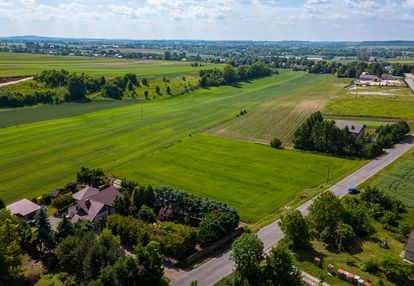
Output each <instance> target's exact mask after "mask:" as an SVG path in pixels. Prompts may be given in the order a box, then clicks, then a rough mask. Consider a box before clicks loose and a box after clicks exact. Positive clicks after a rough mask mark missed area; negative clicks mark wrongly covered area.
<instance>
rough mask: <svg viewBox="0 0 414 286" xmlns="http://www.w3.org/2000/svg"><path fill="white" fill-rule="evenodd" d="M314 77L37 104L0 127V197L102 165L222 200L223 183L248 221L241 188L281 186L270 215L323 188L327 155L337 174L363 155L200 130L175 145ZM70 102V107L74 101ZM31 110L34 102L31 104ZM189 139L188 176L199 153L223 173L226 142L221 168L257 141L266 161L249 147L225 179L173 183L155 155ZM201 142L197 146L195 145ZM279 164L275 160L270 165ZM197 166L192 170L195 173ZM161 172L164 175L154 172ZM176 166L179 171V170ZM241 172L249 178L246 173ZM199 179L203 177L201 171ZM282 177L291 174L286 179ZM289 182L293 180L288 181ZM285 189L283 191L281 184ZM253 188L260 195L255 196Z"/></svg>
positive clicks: (39, 189)
mask: <svg viewBox="0 0 414 286" xmlns="http://www.w3.org/2000/svg"><path fill="white" fill-rule="evenodd" d="M309 76H311V75H308V74H306V73H298V72H291V71H284V72H283V73H281V74H280V75H278V76H272V77H268V78H263V79H259V80H255V81H251V82H245V83H241V84H239V85H236V86H222V87H215V88H210V89H200V90H197V91H195V92H192V93H190V94H188V95H183V96H179V97H174V98H170V99H167V100H163V101H154V102H147V103H145V104H142V105H141V104H132V105H126V106H122V107H119V108H112V109H104V110H100V111H95V112H88V111H84V112H85V113H83V114H81V115H76V116H70V117H66V118H60V119H58V118H56V117H57V115H56V114H57V113H58V111H56V109H48V110H49V111H48V112H37V113H36V112H34V111H33V112H34V113H33V117H31V116H30V115H27V117H26V122H29V121H30V120H31V119H32V121H33V123H27V124H21V125H17V126H14V125H13V126H11V127H7V128H2V129H0V169H1V170H2V172H1V173H0V186H1V188H0V197H1V198H2V199H4V200H5V201H6V202H7V203H9V202H12V201H14V200H17V199H19V198H22V197H27V198H32V197H35V196H38V195H40V194H42V193H44V192H51V191H52V190H53V189H55V188H57V187H59V186H61V185H63V184H65V183H67V182H70V181H73V180H74V179H75V175H76V172H77V171H78V170H79V169H80V167H82V166H87V167H91V168H98V167H99V168H103V169H104V170H106V171H107V172H110V173H111V172H112V173H113V174H116V175H121V176H127V177H128V178H130V179H136V180H138V181H142V180H145V181H146V182H148V183H151V184H153V185H155V184H158V183H170V184H172V185H176V186H182V187H183V189H184V190H185V191H188V192H191V193H198V194H200V195H206V194H208V193H209V195H210V196H211V197H213V198H217V199H220V198H222V197H221V196H222V194H223V192H222V191H221V190H222V189H223V188H224V189H232V190H237V191H232V192H233V193H234V194H233V196H230V195H229V196H227V199H226V198H224V201H226V202H228V203H229V204H231V205H233V206H235V207H238V208H239V207H240V208H241V210H240V211H241V213H242V216H243V219H245V220H246V221H257V220H258V219H259V216H260V215H259V212H261V211H260V210H259V209H258V208H253V207H252V206H248V205H247V204H244V205H242V202H241V198H242V197H243V196H240V195H237V193H238V192H239V190H244V191H243V192H244V194H245V196H247V191H246V190H247V189H250V188H252V190H253V191H252V192H251V194H250V196H251V197H250V202H252V201H253V200H257V199H258V198H260V197H261V196H262V199H261V200H262V201H267V200H268V199H269V198H268V196H267V195H268V193H267V192H269V191H270V190H273V189H276V190H279V191H278V192H277V195H276V196H275V197H274V200H273V202H272V203H269V204H268V205H267V208H266V209H265V210H266V211H265V212H264V213H265V214H266V213H267V214H271V213H273V212H274V211H275V210H276V209H277V208H279V207H280V206H283V205H284V204H286V203H287V202H288V201H289V200H291V199H295V198H297V196H299V194H300V196H302V195H304V194H305V195H306V194H309V193H312V194H314V193H315V192H318V191H319V190H320V189H316V188H315V187H316V186H318V185H319V184H321V183H323V182H324V181H325V180H326V175H325V174H326V166H327V163H326V162H327V161H326V160H333V161H334V163H333V164H334V165H335V167H334V169H335V171H334V176H340V175H342V174H344V173H345V172H348V171H349V170H351V169H352V168H354V167H357V166H359V165H360V164H362V162H361V161H346V160H341V159H334V158H332V159H329V157H325V156H317V155H309V154H304V153H298V152H290V151H277V150H273V149H271V148H270V147H268V146H260V145H256V144H252V143H239V142H236V141H234V142H233V141H231V140H228V139H220V138H214V137H213V138H214V139H210V140H213V142H207V143H203V142H202V141H203V140H205V139H203V138H210V137H207V136H201V135H199V136H200V137H198V136H195V137H192V138H190V139H187V140H184V142H183V143H179V144H178V145H177V146H176V147H174V146H173V147H171V146H172V145H173V144H174V143H177V142H178V141H180V140H183V139H185V138H187V137H189V135H190V134H195V133H199V132H204V131H205V130H207V129H210V128H212V127H214V126H216V125H220V124H222V123H224V122H226V121H228V120H231V119H233V118H235V117H236V114H238V112H239V110H240V99H241V98H243V102H244V103H243V104H244V106H245V107H246V109H248V110H254V109H255V108H256V107H257V106H259V105H260V103H262V102H264V101H267V100H271V99H272V98H273V97H274V96H275V95H277V92H275V90H276V91H277V90H279V86H280V85H293V86H296V84H297V82H298V81H302V80H304V79H306V78H307V77H309ZM65 106H68V105H65V104H64V105H62V108H63V107H65ZM79 106H82V105H79ZM141 106H142V111H143V112H142V114H141ZM55 107H59V106H55ZM40 108H45V109H44V110H46V109H47V108H49V107H39V109H40ZM50 108H51V107H50ZM67 108H68V109H69V107H67ZM22 110H23V109H22ZM27 110H28V111H29V110H32V109H29V108H28V109H27ZM33 110H36V108H33ZM19 111H20V110H19ZM90 111H92V110H90ZM68 112H69V113H70V112H73V115H75V114H76V112H77V111H75V110H74V109H73V110H70V111H68ZM45 114H46V115H45ZM20 116H22V117H24V112H23V111H21V113H20ZM30 118H31V119H30ZM40 120H42V121H40ZM190 140H196V141H194V144H192V145H194V148H198V151H197V150H194V153H191V152H190V150H189V151H188V157H186V158H184V157H183V161H182V162H183V164H184V166H185V168H187V172H188V173H189V174H188V176H198V175H200V174H201V173H200V172H202V168H201V169H200V166H201V165H203V164H204V163H205V162H204V163H203V162H202V161H200V162H197V161H196V160H195V159H194V158H196V157H198V156H200V160H204V161H206V160H207V161H208V160H209V158H210V159H211V160H212V162H211V164H210V165H207V166H206V167H208V172H207V170H206V172H205V173H203V176H206V178H208V177H209V176H211V175H209V172H211V173H212V174H217V173H214V170H215V168H216V166H217V163H214V160H221V158H220V155H219V153H220V148H222V150H225V151H224V152H228V151H230V150H232V149H235V150H233V151H232V152H233V155H231V154H232V153H229V156H228V157H227V158H226V159H225V160H226V161H229V162H228V163H227V165H226V164H224V165H223V166H222V167H221V170H228V168H230V167H231V166H232V165H231V163H230V162H231V160H232V158H235V160H236V161H235V162H234V164H236V165H240V161H241V159H240V156H241V155H244V154H245V153H246V152H248V150H250V152H251V153H252V151H251V150H253V149H251V148H254V149H256V148H257V150H258V151H257V152H258V154H261V155H260V157H259V158H258V160H259V159H260V160H265V161H263V162H256V163H255V161H254V158H252V157H253V155H252V154H250V155H249V158H250V159H249V160H252V161H250V162H249V163H247V164H246V165H245V166H240V167H238V168H239V169H240V172H239V170H236V169H235V170H233V172H232V173H228V174H226V173H223V174H221V177H220V180H222V181H223V182H224V183H225V185H220V183H219V182H214V180H213V181H212V182H211V185H206V186H205V189H202V188H201V187H202V186H201V185H195V184H194V185H189V182H186V181H184V180H183V182H181V183H180V182H177V181H171V182H169V181H168V182H167V180H166V179H167V178H168V177H167V175H166V174H168V172H167V171H165V169H163V170H161V169H160V170H156V169H157V168H158V167H157V166H159V164H160V161H157V160H161V159H162V158H163V156H164V155H163V154H166V155H165V156H171V155H170V154H172V153H171V152H169V149H168V147H171V148H172V150H176V151H177V153H179V151H180V150H181V149H179V148H180V147H181V146H183V147H185V146H186V145H185V142H186V141H188V142H191V141H190ZM197 140H199V141H197ZM221 140H223V141H221ZM214 142H224V143H222V144H223V146H222V147H220V146H216V147H215V145H214V144H213V143H214ZM227 142H228V143H227ZM196 143H198V144H199V145H198V146H197V144H196ZM181 144H183V145H181ZM209 144H211V146H210V149H207V147H208V145H209ZM244 144H247V145H244ZM200 145H202V146H200ZM216 145H217V144H216ZM165 148H167V151H165V153H164V152H163V151H162V150H164V149H165ZM175 148H178V149H175ZM203 148H204V149H206V150H209V151H205V152H204V154H203V156H201V154H197V152H200V150H202V149H203ZM237 148H240V149H241V150H242V151H241V152H239V151H240V150H239V151H238V150H237ZM184 149H185V148H184ZM210 152H211V153H212V154H214V156H213V155H211V156H212V157H210V154H209V153H210ZM254 152H256V151H254ZM269 152H271V153H269ZM152 154H154V155H152ZM191 154H192V155H191ZM270 154H277V155H278V156H279V154H280V156H281V157H279V159H277V158H276V157H275V158H274V159H271V161H269V160H270V159H269V155H270ZM153 156H154V157H153ZM159 156H161V157H159ZM191 156H193V157H191ZM232 156H233V157H232ZM237 156H239V158H237ZM151 157H153V158H154V162H153V163H151ZM308 157H309V158H310V162H311V163H309V164H310V165H309V166H310V167H309V174H308V175H306V176H305V177H304V178H296V176H295V173H291V174H289V172H290V171H289V172H287V173H281V175H280V176H279V177H278V176H276V177H275V178H278V180H275V179H271V178H272V176H275V174H277V173H278V172H281V170H279V169H277V168H278V167H277V166H279V167H280V164H281V163H280V162H284V163H283V169H284V170H291V171H292V170H294V169H297V168H298V166H296V164H298V162H299V161H300V165H304V166H306V164H305V162H306V161H304V159H306V158H308ZM158 158H161V159H158ZM177 158H178V157H177ZM177 158H176V159H175V160H176V161H175V162H174V161H172V162H171V163H172V164H177V165H179V164H180V162H179V161H178V159H177ZM280 158H282V159H280ZM295 158H296V159H295ZM298 158H300V159H298ZM312 158H314V159H312ZM140 162H144V163H145V164H148V168H150V167H151V168H152V169H151V170H153V172H154V174H152V175H154V181H152V179H151V182H150V177H149V176H150V175H151V174H148V173H146V175H144V173H142V174H139V173H136V174H135V173H134V172H135V171H137V172H138V171H140V170H141V172H143V171H142V169H141V167H142V166H144V165H141V164H140ZM269 162H270V163H269ZM277 162H279V163H277ZM295 162H296V163H295ZM335 162H340V164H339V165H337V164H336V163H335ZM200 164H201V165H200ZM273 164H275V165H274V166H273V167H272V165H273ZM290 164H293V166H295V167H291V168H290V167H289V165H290ZM325 165H326V166H325ZM171 166H172V165H171ZM318 166H319V167H320V170H319V171H318V170H317V169H318ZM258 167H260V168H263V172H264V174H266V176H267V178H266V179H264V180H263V181H256V180H261V178H260V176H259V175H256V174H255V173H256V172H257V170H258ZM171 168H172V167H171ZM177 168H178V167H177ZM217 168H218V167H217ZM193 169H194V173H191V170H193ZM219 170H220V169H219ZM306 170H308V169H306ZM161 172H162V173H163V176H164V177H163V176H159V177H158V176H157V175H156V174H157V173H161ZM175 172H178V169H176V170H175ZM175 174H176V177H179V176H178V175H177V174H178V173H175ZM322 174H323V175H322ZM180 175H184V174H180ZM241 175H243V176H244V177H245V178H244V179H243V178H241V177H240V176H241ZM141 176H142V177H141ZM264 176H265V175H263V177H262V178H264ZM249 177H250V178H249ZM193 178H194V177H193ZM332 178H333V176H332ZM198 179H200V180H201V178H198ZM198 179H197V180H198ZM302 179H303V181H302ZM282 180H286V181H284V182H282ZM217 181H218V180H217ZM233 181H234V182H233ZM255 181H256V182H255ZM195 182H196V181H195ZM243 182H245V183H246V187H240V188H239V186H241V185H243ZM179 183H180V184H179ZM181 184H182V185H181ZM226 184H228V185H227V186H226ZM290 184H292V186H290V187H289V185H290ZM266 185H267V186H269V189H262V188H263V186H266ZM278 186H280V187H278ZM234 187H237V188H239V190H238V189H237V188H236V189H234ZM247 187H248V188H247ZM216 188H218V189H216ZM285 188H286V191H285V192H284V191H280V190H282V189H283V190H284V189H285ZM312 188H315V189H312ZM287 190H288V191H287ZM279 192H280V193H279ZM255 193H257V194H256V195H255ZM300 198H301V197H299V199H300ZM279 201H280V202H279ZM255 203H257V201H255ZM263 207H265V204H263Z"/></svg>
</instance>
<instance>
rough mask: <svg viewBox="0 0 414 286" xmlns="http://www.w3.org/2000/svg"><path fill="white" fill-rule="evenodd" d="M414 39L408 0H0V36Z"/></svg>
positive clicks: (412, 2) (412, 0)
mask: <svg viewBox="0 0 414 286" xmlns="http://www.w3.org/2000/svg"><path fill="white" fill-rule="evenodd" d="M14 35H38V36H53V37H73V38H108V39H203V40H275V41H278V40H308V41H366V40H414V0H395V1H389V0H382V1H373V0H302V1H300V0H292V1H287V0H135V1H133V0H118V1H116V0H66V1H65V0H14V1H8V0H0V36H14Z"/></svg>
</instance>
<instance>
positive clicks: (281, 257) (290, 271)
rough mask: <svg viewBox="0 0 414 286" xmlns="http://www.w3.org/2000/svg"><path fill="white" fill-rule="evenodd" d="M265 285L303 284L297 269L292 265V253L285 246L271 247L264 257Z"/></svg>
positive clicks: (297, 285) (296, 285) (287, 285)
mask: <svg viewBox="0 0 414 286" xmlns="http://www.w3.org/2000/svg"><path fill="white" fill-rule="evenodd" d="M265 269H266V270H265V272H266V280H267V283H266V285H272V286H300V285H303V282H302V276H301V273H300V271H299V270H297V269H295V268H294V267H293V265H292V255H291V254H290V252H289V250H288V249H287V247H286V246H284V245H282V244H279V245H277V246H276V247H273V248H272V250H271V251H270V254H269V256H268V257H267V258H266V268H265Z"/></svg>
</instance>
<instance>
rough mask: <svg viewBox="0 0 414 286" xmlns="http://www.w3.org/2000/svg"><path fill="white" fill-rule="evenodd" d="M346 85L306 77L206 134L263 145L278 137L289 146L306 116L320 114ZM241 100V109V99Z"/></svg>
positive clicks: (329, 78)
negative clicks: (246, 112) (313, 113)
mask: <svg viewBox="0 0 414 286" xmlns="http://www.w3.org/2000/svg"><path fill="white" fill-rule="evenodd" d="M349 83H350V81H349V79H338V78H336V77H334V76H333V75H317V74H308V75H306V76H304V77H301V78H298V79H296V80H295V81H292V82H291V83H290V84H286V85H280V86H278V87H277V88H273V89H272V91H271V92H273V93H274V95H275V96H274V97H273V98H272V99H271V100H268V101H265V102H262V103H261V104H259V105H258V106H257V108H255V109H254V110H251V112H250V110H248V114H247V115H245V116H242V117H238V118H235V119H233V120H231V121H229V122H226V123H224V124H222V125H219V126H217V127H215V128H213V129H211V130H209V131H208V132H207V133H208V134H214V135H219V136H225V137H229V138H236V139H243V140H249V141H255V142H263V143H268V142H269V140H270V139H271V138H273V137H274V136H277V137H279V138H281V139H282V141H283V144H284V145H285V146H289V145H291V142H292V139H293V133H294V132H295V130H296V129H297V127H298V126H299V125H300V124H301V123H302V122H303V121H304V120H305V119H306V118H307V117H308V116H309V114H311V113H312V112H315V111H321V110H323V108H324V107H325V105H326V104H327V103H328V100H329V98H330V97H333V96H335V95H337V94H338V93H339V92H341V91H342V90H343V88H344V87H345V86H346V85H348V84H349ZM241 100H242V102H241V104H242V105H243V102H244V101H243V98H241Z"/></svg>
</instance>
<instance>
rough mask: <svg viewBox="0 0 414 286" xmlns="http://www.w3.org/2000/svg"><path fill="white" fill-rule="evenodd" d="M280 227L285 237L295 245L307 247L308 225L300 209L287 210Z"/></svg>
mask: <svg viewBox="0 0 414 286" xmlns="http://www.w3.org/2000/svg"><path fill="white" fill-rule="evenodd" d="M280 227H281V229H282V231H283V232H284V234H285V235H286V237H287V238H288V239H289V240H291V241H292V242H293V245H294V246H295V247H298V248H307V247H309V245H310V233H309V225H308V223H307V221H306V220H305V218H304V217H303V215H302V213H301V212H300V211H298V210H294V211H291V212H289V213H288V214H287V215H286V216H284V217H283V218H282V220H281V222H280Z"/></svg>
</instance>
